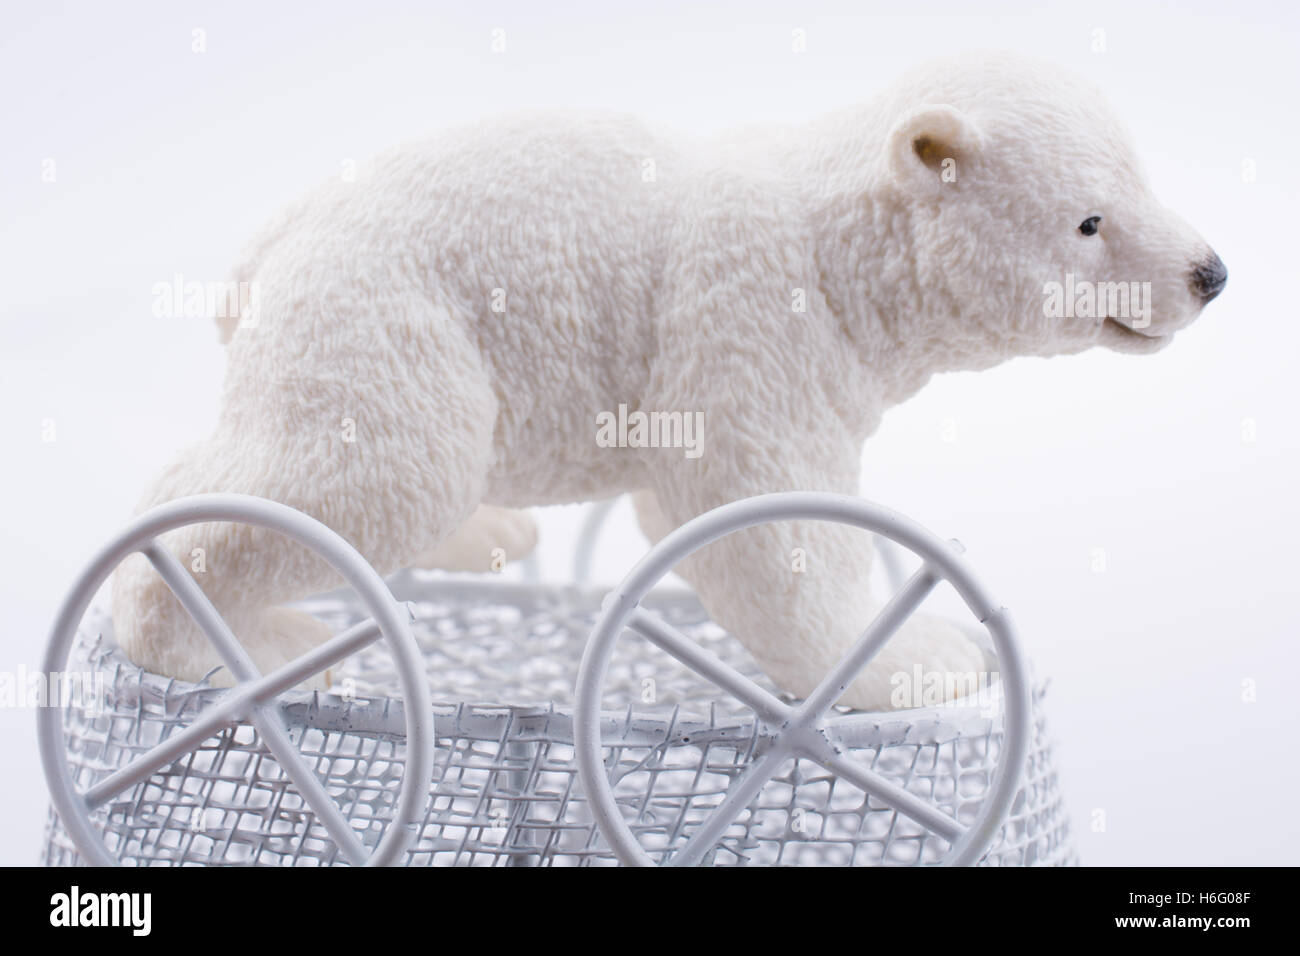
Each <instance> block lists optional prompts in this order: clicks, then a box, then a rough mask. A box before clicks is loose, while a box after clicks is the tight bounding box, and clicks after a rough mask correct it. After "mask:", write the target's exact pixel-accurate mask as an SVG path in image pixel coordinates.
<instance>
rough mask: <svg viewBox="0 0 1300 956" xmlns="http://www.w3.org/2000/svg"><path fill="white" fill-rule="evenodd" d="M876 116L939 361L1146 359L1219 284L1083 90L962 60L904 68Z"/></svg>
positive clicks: (1005, 63)
mask: <svg viewBox="0 0 1300 956" xmlns="http://www.w3.org/2000/svg"><path fill="white" fill-rule="evenodd" d="M881 108H882V110H883V113H882V115H881V116H880V117H879V120H878V121H879V122H880V123H881V125H882V126H883V128H884V129H886V130H887V131H888V132H887V135H886V136H885V139H884V142H883V155H882V156H881V161H882V167H883V168H882V169H881V177H880V179H881V181H883V182H884V183H885V186H884V192H883V196H884V198H885V205H886V206H887V207H888V208H889V209H890V216H891V217H892V218H893V221H895V222H902V223H905V224H906V229H907V231H908V237H907V239H906V244H907V250H908V251H907V254H908V255H909V256H910V257H912V260H913V261H912V268H913V269H914V270H915V283H916V284H915V287H914V288H915V289H916V292H915V295H916V300H915V304H916V306H917V311H918V312H924V313H925V315H924V316H918V317H917V321H921V322H927V323H931V324H933V327H932V328H927V329H924V330H922V332H923V334H924V335H925V336H927V337H931V338H933V337H936V336H937V337H941V338H943V337H946V338H947V339H948V342H947V348H942V347H940V346H936V348H937V349H939V350H942V351H945V352H947V353H948V354H946V355H945V358H944V361H943V364H945V365H947V366H948V367H966V368H975V367H984V366H987V365H991V364H993V363H995V362H997V361H1001V360H1002V359H1004V358H1007V357H1010V356H1012V355H1056V354H1065V353H1070V352H1078V351H1081V350H1083V349H1086V348H1089V347H1091V346H1093V345H1104V346H1107V347H1109V348H1112V349H1115V350H1117V351H1122V352H1153V351H1156V350H1158V349H1160V348H1162V347H1163V346H1164V345H1166V344H1168V342H1169V341H1170V340H1171V338H1172V336H1173V335H1174V333H1175V332H1177V331H1178V330H1179V329H1182V328H1184V327H1185V326H1186V325H1188V324H1189V323H1190V322H1192V321H1193V320H1194V319H1195V318H1196V317H1197V316H1198V315H1199V314H1200V312H1201V309H1202V308H1204V306H1205V304H1206V303H1207V302H1209V301H1210V300H1211V299H1213V298H1214V297H1215V296H1216V295H1218V294H1219V292H1220V291H1221V290H1222V289H1223V286H1224V283H1225V282H1226V281H1227V270H1226V269H1225V268H1224V265H1223V262H1222V261H1221V260H1220V259H1219V257H1218V256H1217V255H1216V254H1215V252H1214V250H1213V249H1211V248H1210V246H1209V245H1208V244H1207V243H1206V242H1205V240H1203V239H1202V238H1201V237H1200V236H1199V235H1198V234H1197V233H1196V231H1195V230H1193V229H1192V228H1191V227H1190V226H1189V225H1188V224H1187V223H1186V222H1184V221H1183V219H1182V218H1180V217H1179V216H1178V215H1176V214H1175V213H1174V212H1172V211H1171V210H1169V209H1167V208H1166V207H1165V206H1163V205H1162V204H1161V203H1160V202H1158V201H1157V200H1156V198H1155V196H1154V194H1153V193H1152V191H1151V189H1150V187H1149V186H1148V184H1147V181H1146V179H1145V177H1144V175H1143V173H1142V170H1141V168H1140V166H1139V163H1138V160H1137V156H1136V153H1135V151H1134V148H1133V146H1132V145H1131V143H1130V141H1129V138H1128V136H1127V135H1126V133H1125V132H1124V130H1123V128H1122V127H1121V125H1120V123H1119V121H1118V119H1117V118H1116V117H1115V115H1114V114H1113V113H1112V111H1111V110H1110V108H1109V107H1108V106H1107V104H1106V103H1105V102H1104V101H1103V99H1102V97H1101V95H1100V94H1099V93H1098V92H1097V91H1096V90H1095V89H1093V88H1092V87H1091V86H1090V85H1088V84H1087V83H1085V82H1083V81H1081V80H1079V79H1077V78H1075V77H1073V76H1070V75H1068V74H1066V73H1063V72H1061V71H1059V70H1057V69H1056V68H1054V67H1052V66H1051V65H1050V64H1044V63H1039V62H1036V61H1033V60H1026V59H1023V58H1020V57H1017V56H1011V55H1006V54H994V55H984V56H978V57H971V56H965V57H960V58H956V59H952V60H947V61H940V62H937V63H932V64H930V65H928V66H926V67H924V68H922V69H920V70H918V71H915V72H913V73H912V74H910V75H909V76H907V77H905V78H904V79H903V80H902V81H901V82H900V83H899V84H898V85H897V86H896V87H895V88H894V90H893V91H892V93H891V94H890V95H889V96H887V97H886V98H885V99H884V101H883V103H882V104H881Z"/></svg>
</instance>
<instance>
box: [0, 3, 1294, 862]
mask: <svg viewBox="0 0 1300 956" xmlns="http://www.w3.org/2000/svg"><path fill="white" fill-rule="evenodd" d="M439 6H440V5H439V4H434V3H413V4H409V5H400V6H399V5H385V4H381V3H369V2H368V3H357V2H346V3H311V4H306V3H303V4H299V5H297V6H296V7H294V6H290V5H287V4H278V5H271V4H265V3H254V4H243V3H222V4H219V5H218V4H211V5H206V4H179V3H165V4H164V3H158V4H135V5H122V4H112V5H106V4H86V5H73V4H68V5H60V4H52V3H41V4H30V5H19V4H14V3H10V2H8V0H6V2H5V4H4V8H3V10H4V12H3V14H2V15H0V91H3V92H0V98H2V99H0V263H2V264H3V266H2V268H3V272H0V320H2V321H3V336H2V337H0V399H2V400H3V401H2V404H0V409H2V413H0V439H2V440H0V502H3V508H4V512H3V517H2V518H0V527H2V531H0V534H2V535H3V543H2V546H0V668H4V669H7V670H10V671H13V670H15V669H16V668H17V667H18V666H19V664H20V663H21V664H25V665H26V666H28V667H35V666H36V664H37V662H38V660H39V657H40V652H41V646H42V643H43V641H44V639H45V636H46V630H47V628H48V626H49V624H50V620H51V617H52V614H53V611H54V608H55V605H56V603H57V601H58V599H59V597H60V595H61V594H62V592H63V591H64V590H65V588H66V587H67V586H68V584H69V583H70V581H71V579H72V577H73V575H74V574H75V573H76V572H77V570H78V569H79V568H80V566H81V565H82V563H83V562H84V561H85V560H86V558H87V557H88V555H89V553H90V552H91V550H92V549H93V548H95V547H96V546H97V545H98V544H99V543H101V542H102V541H103V540H104V539H105V538H106V537H107V536H108V535H110V534H111V533H112V532H114V531H115V530H116V529H117V528H118V527H119V526H120V525H121V523H122V522H123V521H124V520H125V519H126V518H127V517H128V516H129V515H130V513H131V510H132V508H133V505H134V503H135V500H136V498H137V496H138V495H139V494H140V492H141V490H142V489H143V487H144V485H145V483H146V482H147V481H148V480H149V478H150V477H151V476H152V475H153V474H154V473H155V472H156V471H157V470H158V469H159V468H160V466H161V465H162V464H163V463H164V461H165V460H166V459H168V458H169V457H170V456H171V455H172V453H173V452H174V451H175V449H176V448H177V447H178V446H180V445H182V444H184V443H187V442H191V441H194V440H197V439H200V438H202V437H203V436H204V435H205V433H206V431H207V429H208V428H209V427H210V425H211V423H212V421H213V419H214V416H215V411H216V397H217V394H218V385H219V381H220V376H221V371H222V362H223V354H222V351H221V349H220V348H219V346H218V345H217V344H216V341H215V334H214V330H213V327H212V324H211V323H210V322H208V321H205V320H199V319H158V318H155V317H154V316H153V315H152V312H151V303H152V291H151V290H152V287H153V285H154V283H156V282H159V281H167V280H169V279H170V278H171V277H172V276H173V275H174V274H175V273H177V272H179V273H182V274H184V275H185V276H186V277H188V278H196V279H200V280H216V279H221V278H223V277H224V276H225V274H226V270H227V268H228V267H229V265H230V264H231V262H232V261H233V259H234V256H235V253H236V251H237V250H238V248H239V246H240V244H241V242H242V241H243V240H244V239H245V238H247V237H248V235H249V234H250V233H251V232H252V231H253V230H254V229H255V228H256V227H257V226H258V225H259V224H260V223H261V222H262V221H263V220H264V219H266V218H267V217H268V216H269V215H270V214H271V213H272V212H273V211H274V210H275V209H276V207H278V206H279V205H280V204H281V203H283V202H285V201H287V200H289V199H290V198H292V197H294V196H295V195H297V194H298V193H300V192H301V191H303V190H304V189H305V188H306V187H308V186H309V185H310V184H312V183H314V182H316V181H318V180H321V179H323V178H325V177H329V176H336V175H340V173H341V171H342V169H343V164H344V163H345V162H346V161H348V160H352V159H362V158H365V157H366V156H368V155H370V154H372V153H374V152H376V151H378V150H379V149H381V148H383V147H386V146H388V145H391V144H392V143H395V142H399V141H401V140H403V139H409V138H413V137H416V136H420V135H423V134H426V133H428V132H431V131H435V130H437V129H438V128H440V127H444V126H449V125H452V124H456V123H462V122H465V121H473V120H476V119H478V118H479V117H482V116H484V115H488V114H492V113H495V112H499V111H504V110H509V109H517V108H521V107H608V108H612V109H617V110H624V111H631V112H638V113H642V114H645V115H647V116H649V117H652V118H654V119H657V120H659V121H662V122H665V123H669V124H676V125H678V126H680V127H684V128H687V129H690V130H698V131H707V130H711V129H715V128H718V127H721V126H724V125H731V124H738V123H743V122H753V121H767V120H782V121H784V120H801V119H804V118H807V117H810V116H812V115H815V114H816V113H818V112H821V111H825V110H828V109H831V108H834V107H837V106H841V105H844V104H847V103H849V102H852V101H855V100H858V99H861V98H865V97H867V96H869V95H870V94H871V93H872V92H873V91H875V90H877V89H879V88H880V87H881V86H883V85H884V84H885V83H887V82H888V81H889V80H890V79H891V78H892V77H894V76H895V75H896V74H897V73H898V72H899V71H901V70H902V69H904V68H906V67H908V66H910V65H912V64H914V63H915V62H917V61H919V60H922V59H924V58H926V57H928V56H930V55H932V54H937V53H945V52H949V51H954V50H960V49H963V48H971V47H975V48H997V47H1001V48H1011V49H1017V50H1022V51H1026V52H1037V53H1040V54H1043V55H1045V56H1048V57H1051V58H1053V59H1056V60H1058V61H1061V62H1062V63H1064V64H1066V65H1068V66H1069V67H1071V68H1073V69H1075V70H1077V71H1080V72H1082V73H1085V74H1087V75H1088V76H1089V77H1091V78H1092V79H1093V80H1094V81H1095V82H1096V83H1097V84H1099V85H1100V86H1101V87H1102V88H1103V89H1104V90H1105V91H1106V92H1107V93H1108V95H1109V96H1110V97H1111V99H1112V101H1113V103H1114V104H1115V106H1116V107H1117V108H1118V110H1119V111H1120V112H1121V113H1122V114H1123V115H1124V117H1125V118H1126V120H1127V122H1128V123H1129V124H1130V126H1131V127H1132V129H1133V131H1134V134H1135V136H1136V139H1137V142H1138V145H1139V148H1140V150H1141V152H1142V155H1143V157H1144V160H1145V162H1146V164H1147V167H1148V171H1149V173H1150V175H1151V177H1152V180H1153V182H1154V183H1155V184H1156V188H1157V191H1158V193H1159V194H1160V195H1161V197H1162V198H1163V199H1164V200H1165V201H1166V202H1168V203H1169V204H1170V205H1171V206H1173V207H1174V208H1175V209H1177V210H1178V211H1179V212H1180V213H1181V214H1182V215H1183V216H1185V217H1186V218H1187V219H1188V220H1189V221H1191V222H1192V223H1193V224H1194V225H1196V226H1197V227H1198V228H1199V229H1200V231H1201V232H1202V234H1203V235H1204V236H1205V237H1206V238H1207V239H1208V240H1209V241H1210V242H1211V243H1212V244H1213V245H1214V246H1215V247H1216V248H1217V250H1218V251H1219V253H1220V254H1221V255H1222V257H1223V259H1224V260H1225V261H1226V263H1227V264H1228V267H1229V270H1230V272H1231V280H1230V281H1229V283H1228V287H1227V290H1226V292H1225V293H1224V294H1223V295H1222V296H1221V297H1220V299H1219V300H1218V301H1216V302H1214V303H1213V304H1212V305H1211V306H1210V307H1209V308H1208V309H1207V311H1206V313H1205V314H1204V316H1203V317H1202V319H1201V321H1200V322H1199V323H1198V324H1197V325H1195V326H1193V327H1192V328H1191V329H1190V330H1188V331H1186V332H1184V333H1182V334H1181V335H1180V337H1179V340H1178V341H1177V342H1175V344H1174V345H1173V346H1172V347H1171V348H1169V349H1168V350H1166V351H1165V352H1163V353H1162V354H1160V355H1158V356H1154V357H1123V356H1117V355H1113V354H1109V353H1100V352H1099V353H1095V354H1088V355H1083V356H1077V357H1072V358H1061V359H1054V360H1050V361H1043V360H1019V361H1015V362H1011V363H1009V364H1007V365H1004V366H1002V367H1000V368H998V369H995V370H992V371H989V372H984V373H980V374H960V375H951V376H946V377H943V378H940V379H936V380H935V381H934V382H933V383H932V384H931V385H930V386H929V387H928V388H927V389H926V390H924V391H923V392H922V393H921V394H920V395H919V396H917V397H916V398H914V399H913V400H911V401H910V402H908V403H907V404H906V405H904V406H902V407H900V408H898V409H896V410H894V411H892V412H890V413H889V415H888V416H887V417H886V419H885V423H884V425H883V427H882V428H881V430H880V431H879V433H878V434H877V435H876V436H875V437H874V438H873V439H872V440H871V441H870V442H869V443H868V445H867V449H866V452H865V458H864V461H865V463H866V479H865V482H864V486H863V489H862V491H863V494H864V495H866V496H868V497H870V498H873V499H875V500H877V501H880V502H882V503H884V504H887V505H889V506H891V507H893V508H896V509H898V510H901V511H903V512H905V513H907V514H910V515H911V516H913V517H914V518H916V519H918V520H919V521H921V522H922V523H924V524H926V525H927V526H929V527H930V528H932V529H933V530H935V531H936V532H938V533H939V534H941V535H943V536H956V537H959V538H961V539H962V540H963V541H964V542H965V543H966V545H967V547H968V549H969V550H968V556H969V557H970V558H971V560H972V561H973V562H974V564H975V566H976V567H977V568H978V569H979V570H980V571H981V572H982V573H983V574H984V576H985V577H986V579H987V581H988V582H989V584H990V586H991V587H992V588H993V589H994V590H995V591H996V593H997V594H998V595H999V597H1000V598H1001V600H1002V601H1003V602H1004V603H1006V604H1007V605H1008V606H1010V607H1011V608H1012V609H1013V611H1014V612H1015V613H1016V615H1017V618H1018V621H1019V623H1020V625H1021V629H1022V631H1023V635H1024V639H1025V642H1026V644H1027V645H1028V648H1029V651H1030V653H1031V654H1032V656H1033V657H1034V658H1035V659H1036V661H1037V664H1038V668H1039V670H1040V672H1042V673H1045V674H1048V675H1051V676H1052V678H1053V686H1052V694H1051V697H1050V698H1049V704H1048V707H1049V710H1048V715H1049V718H1050V719H1051V721H1052V723H1053V725H1054V728H1055V732H1056V736H1057V737H1058V739H1059V742H1060V745H1059V752H1058V756H1059V761H1060V766H1061V772H1062V775H1063V782H1064V785H1065V787H1066V791H1067V795H1068V799H1069V808H1070V810H1071V813H1072V815H1073V818H1074V820H1075V824H1076V834H1077V838H1078V842H1079V847H1080V850H1081V853H1082V856H1083V859H1084V861H1085V862H1086V863H1092V864H1135V863H1170V864H1192V863H1212V864H1220V863H1224V864H1226V863H1248V864H1252V863H1294V862H1296V859H1297V857H1298V856H1300V824H1298V823H1297V815H1296V813H1295V794H1296V792H1297V791H1298V789H1300V763H1298V762H1297V760H1296V736H1297V734H1296V731H1297V729H1298V728H1297V718H1296V716H1295V713H1296V711H1295V706H1294V703H1293V701H1294V695H1295V686H1296V681H1297V677H1298V676H1300V674H1298V670H1300V650H1297V619H1298V618H1300V612H1298V611H1297V603H1296V590H1297V588H1296V570H1297V568H1296V565H1297V561H1296V558H1295V545H1296V541H1297V538H1298V537H1300V535H1298V532H1300V529H1298V528H1297V520H1296V514H1297V507H1296V497H1295V495H1296V483H1297V482H1296V479H1297V465H1298V464H1300V439H1297V429H1296V421H1295V414H1296V408H1297V402H1296V399H1297V393H1298V391H1300V389H1298V387H1297V384H1296V379H1297V375H1298V372H1297V369H1296V366H1295V356H1296V355H1297V352H1298V350H1300V322H1298V321H1297V315H1296V305H1295V302H1296V298H1295V287H1294V279H1293V277H1294V276H1295V275H1296V274H1297V270H1296V262H1295V257H1296V248H1297V242H1296V235H1297V230H1300V208H1297V202H1296V190H1295V178H1294V177H1295V162H1296V157H1297V156H1300V148H1298V147H1300V137H1298V136H1297V131H1296V130H1297V122H1296V111H1295V106H1294V103H1295V96H1296V93H1297V63H1298V62H1300V55H1298V54H1300V50H1298V49H1297V14H1296V12H1295V10H1296V8H1295V6H1294V5H1293V4H1291V3H1287V2H1282V0H1278V2H1276V3H1255V4H1247V3H1234V4H1223V3H1212V2H1206V3H1199V4H1181V5H1179V7H1178V9H1174V8H1173V7H1172V6H1171V5H1165V4H1142V3H1131V2H1126V3H1113V4H1112V3H1090V4H1069V5H1062V6H1060V7H1059V8H1057V7H1052V6H1042V8H1041V9H1040V8H1039V7H1040V5H1038V4H1033V5H1031V4H1027V3H1025V4H1013V3H982V4H978V5H977V4H969V3H961V4H953V5H951V7H949V6H945V5H932V6H931V8H930V9H928V10H927V9H925V7H926V5H925V4H898V3H896V2H889V3H874V4H873V3H863V2H858V3H844V4H826V3H810V2H799V3H793V2H791V3H785V4H770V3H769V4H755V3H745V4H743V5H742V4H735V5H723V4H714V5H708V4H701V3H682V4H673V3H654V4H642V3H638V4H630V5H628V6H627V8H626V9H619V8H618V7H617V6H616V5H614V4H608V3H595V2H591V3H585V4H569V5H567V6H564V7H560V5H558V4H525V3H522V2H520V3H513V4H504V3H503V4H491V3H480V4H473V5H469V4H446V5H445V9H439ZM901 7H907V8H908V9H909V10H915V11H916V12H915V13H909V14H907V15H900V14H898V13H896V10H897V9H899V8H901ZM977 7H978V8H979V10H980V11H981V12H979V13H976V12H975V9H976V8H977ZM467 8H472V9H467ZM1229 8H1230V9H1229ZM560 9H563V10H565V11H567V12H563V13H560V12H558V11H559V10H560ZM496 27H502V28H504V29H505V30H506V41H507V52H506V53H504V54H493V53H492V52H491V50H490V41H491V31H492V30H493V28H496ZM196 28H202V29H204V30H206V40H207V52H205V53H195V52H192V50H191V44H192V31H193V30H194V29H196ZM795 28H803V29H804V30H805V31H806V33H807V52H806V53H804V54H802V55H795V54H793V53H792V52H791V31H792V30H793V29H795ZM1097 29H1101V30H1104V31H1105V44H1106V50H1105V52H1100V53H1099V52H1093V49H1092V46H1093V42H1094V36H1095V34H1094V31H1095V30H1097ZM46 160H53V161H54V163H55V166H54V169H55V173H56V179H55V181H54V182H44V181H43V180H42V172H43V170H44V169H47V168H48V167H46V166H44V165H43V164H44V163H45V161H46ZM1248 160H1250V161H1253V163H1254V167H1255V169H1256V171H1257V176H1256V178H1255V179H1254V181H1245V179H1246V178H1245V177H1243V167H1244V164H1245V163H1246V162H1247V161H1248ZM1025 188H1026V189H1035V188H1037V189H1050V188H1052V183H1051V181H1050V178H1047V177H1046V174H1045V179H1044V181H1043V182H1040V183H1026V184H1025ZM47 420H52V421H53V422H54V423H55V427H56V440H55V441H53V442H45V441H43V440H42V430H43V425H44V423H45V422H46V421H47ZM1252 433H1253V436H1254V438H1253V440H1248V439H1249V438H1250V436H1251V434H1252ZM950 437H955V440H951V441H950V440H946V439H948V438H950ZM577 514H578V511H577V509H575V508H560V509H550V510H549V511H547V512H545V513H543V515H542V519H543V520H542V524H543V533H544V535H545V541H544V544H543V556H544V557H545V558H546V559H547V560H548V561H549V562H551V563H550V565H549V566H551V567H561V566H562V565H560V564H559V563H558V562H559V561H560V557H561V556H562V555H564V554H566V553H567V549H568V545H569V542H570V540H571V538H572V529H573V524H574V518H575V515H577ZM643 547H644V545H643V543H642V541H641V540H640V538H639V536H638V535H637V534H636V532H634V531H633V530H632V523H631V520H630V517H629V515H628V514H627V512H626V509H624V510H623V511H621V512H620V513H619V514H618V516H617V518H616V520H615V527H614V529H613V533H612V534H611V535H610V536H609V538H608V539H607V544H606V546H605V551H604V552H603V553H602V560H601V566H602V567H603V568H605V569H606V571H607V576H609V577H610V578H611V579H613V578H616V577H617V576H619V575H621V574H622V572H623V571H624V570H625V569H626V568H627V567H629V566H630V564H631V563H632V562H633V561H634V560H635V559H636V558H637V557H638V556H639V555H640V553H641V551H642V549H643ZM1097 548H1101V549H1104V554H1105V571H1104V572H1100V573H1099V572H1097V571H1095V570H1094V561H1095V558H1096V554H1095V551H1094V549H1097ZM1247 681H1252V682H1254V688H1255V696H1256V700H1255V702H1253V703H1251V702H1247V701H1245V700H1243V696H1244V695H1243V687H1244V686H1245V685H1244V682H1247ZM44 806H45V795H44V787H43V783H42V780H41V776H40V768H39V764H38V760H37V756H36V750H35V745H34V733H33V719H32V713H31V711H30V710H19V709H7V710H3V709H0V862H4V863H30V862H33V861H35V859H36V857H37V853H38V847H39V844H40V836H41V833H40V830H41V825H42V822H43V818H44ZM1099 814H1104V824H1105V826H1104V830H1101V831H1098V830H1097V829H1095V828H1094V823H1095V822H1096V821H1098V820H1100V819H1101V817H1100V815H1099Z"/></svg>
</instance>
